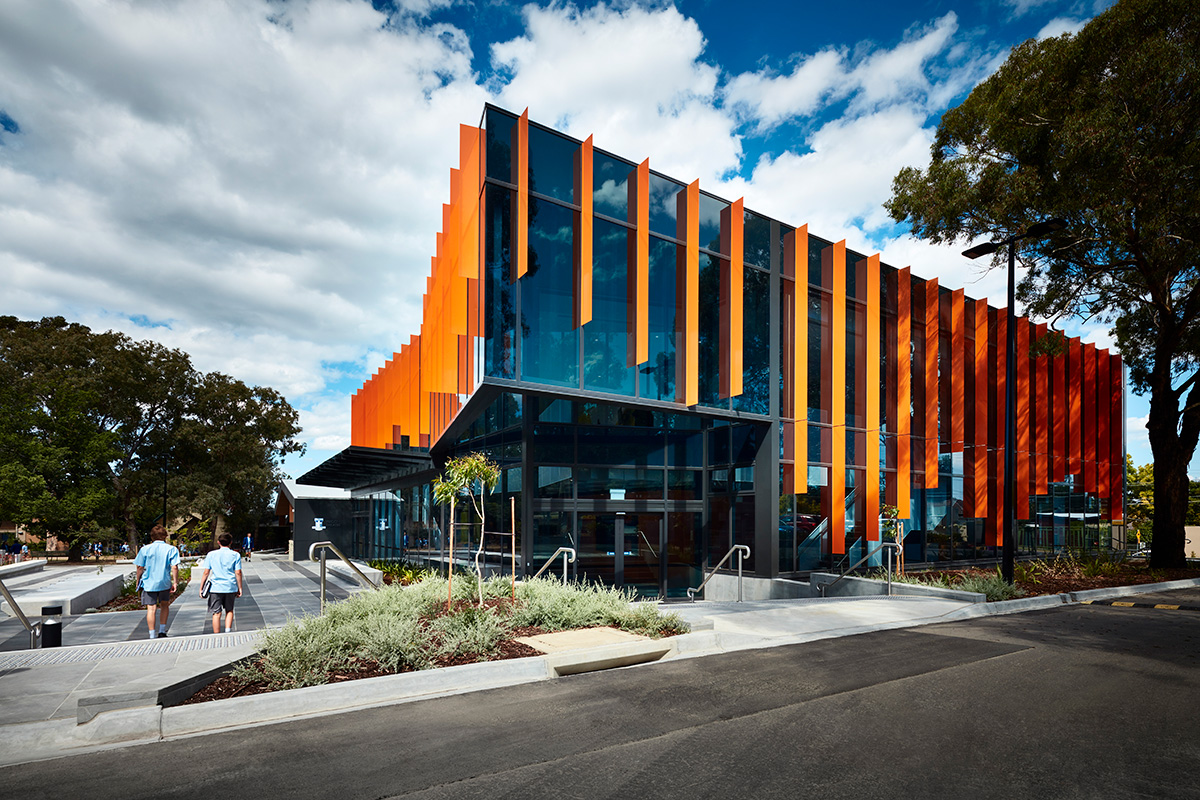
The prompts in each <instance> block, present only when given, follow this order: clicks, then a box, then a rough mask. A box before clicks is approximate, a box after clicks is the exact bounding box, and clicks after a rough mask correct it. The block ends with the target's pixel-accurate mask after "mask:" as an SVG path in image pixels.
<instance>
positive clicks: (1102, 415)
mask: <svg viewBox="0 0 1200 800" xmlns="http://www.w3.org/2000/svg"><path fill="white" fill-rule="evenodd" d="M1108 369H1109V357H1108V351H1107V350H1097V351H1096V462H1097V476H1096V492H1097V493H1098V494H1099V495H1100V496H1101V497H1108V492H1109V477H1110V471H1111V464H1110V461H1111V458H1110V456H1109V445H1110V442H1111V439H1110V437H1109V433H1108V426H1109V424H1110V423H1111V421H1112V408H1111V405H1110V404H1111V403H1112V392H1110V391H1109V390H1108V387H1109V386H1110V385H1111V384H1110V382H1109V374H1108Z"/></svg>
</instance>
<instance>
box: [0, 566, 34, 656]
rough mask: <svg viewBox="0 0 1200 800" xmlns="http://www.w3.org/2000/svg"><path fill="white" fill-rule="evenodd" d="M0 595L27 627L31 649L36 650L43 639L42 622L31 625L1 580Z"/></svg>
mask: <svg viewBox="0 0 1200 800" xmlns="http://www.w3.org/2000/svg"><path fill="white" fill-rule="evenodd" d="M0 593H2V594H3V595H4V599H5V600H7V601H8V607H9V608H11V609H12V610H13V614H14V615H15V616H16V618H17V619H19V620H21V624H22V625H24V626H25V630H27V631H29V649H30V650H36V649H37V646H38V644H39V642H40V640H41V638H42V621H41V620H40V619H39V620H38V621H37V622H33V623H31V622H30V621H29V619H28V618H27V617H26V616H25V612H24V611H22V610H21V607H20V606H19V605H17V601H16V600H14V599H13V596H12V595H11V594H10V593H9V591H8V587H7V586H5V585H4V581H3V580H0Z"/></svg>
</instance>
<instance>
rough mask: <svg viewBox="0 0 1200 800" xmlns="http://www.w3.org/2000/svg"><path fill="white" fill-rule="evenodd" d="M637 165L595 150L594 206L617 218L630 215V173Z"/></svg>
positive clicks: (593, 162)
mask: <svg viewBox="0 0 1200 800" xmlns="http://www.w3.org/2000/svg"><path fill="white" fill-rule="evenodd" d="M635 168H636V167H635V165H633V164H630V163H629V162H628V161H622V160H621V159H618V158H613V157H612V156H607V155H604V154H603V153H600V152H595V153H594V155H593V156H592V182H593V187H594V188H593V191H592V206H593V209H594V210H595V212H596V213H597V214H606V215H607V216H610V217H613V218H615V219H622V220H623V219H626V218H627V217H628V216H629V173H630V172H632V171H633V170H634V169H635Z"/></svg>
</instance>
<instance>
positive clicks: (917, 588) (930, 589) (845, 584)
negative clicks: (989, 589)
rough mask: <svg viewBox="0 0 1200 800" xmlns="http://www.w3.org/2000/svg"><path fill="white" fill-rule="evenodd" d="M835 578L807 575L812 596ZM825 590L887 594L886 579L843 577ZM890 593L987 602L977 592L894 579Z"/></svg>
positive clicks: (852, 594) (847, 594)
mask: <svg viewBox="0 0 1200 800" xmlns="http://www.w3.org/2000/svg"><path fill="white" fill-rule="evenodd" d="M837 578H838V576H837V575H835V574H833V573H830V572H814V573H812V574H811V575H809V580H811V581H812V586H813V596H816V597H819V596H821V595H820V587H821V586H822V585H825V584H830V583H833V582H834V581H835V580H837ZM827 591H828V595H827V596H828V597H878V596H880V595H886V594H887V581H876V580H871V579H869V578H854V577H845V578H842V579H841V580H840V581H838V584H837V585H836V586H834V587H833V588H832V589H829V590H827ZM892 594H893V595H907V596H908V597H938V598H941V599H943V600H961V601H962V602H964V603H984V602H987V596H986V595H983V594H980V593H979V592H960V591H958V590H956V589H941V588H939V587H937V586H922V585H921V584H917V583H897V582H896V581H892Z"/></svg>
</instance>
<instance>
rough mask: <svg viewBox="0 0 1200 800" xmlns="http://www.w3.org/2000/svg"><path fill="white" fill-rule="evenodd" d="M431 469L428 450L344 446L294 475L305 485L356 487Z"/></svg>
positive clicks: (431, 463) (341, 487) (431, 462)
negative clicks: (307, 469) (320, 461)
mask: <svg viewBox="0 0 1200 800" xmlns="http://www.w3.org/2000/svg"><path fill="white" fill-rule="evenodd" d="M431 469H433V459H432V458H430V456H429V451H428V450H419V449H413V448H408V449H403V450H402V449H393V450H385V449H382V448H378V447H357V446H353V445H352V446H350V447H347V448H346V449H345V450H343V451H342V452H340V453H338V454H337V455H335V456H332V457H330V458H327V459H326V460H325V461H323V462H322V463H321V464H320V465H318V466H316V467H313V468H312V469H310V470H309V471H308V472H306V473H304V474H303V475H301V476H300V477H299V478H297V479H296V483H299V484H304V485H307V486H334V487H337V488H339V489H357V488H358V487H360V486H368V485H371V484H376V483H382V482H384V481H386V480H389V479H391V478H400V477H403V476H405V475H411V474H413V473H416V472H422V471H424V470H431Z"/></svg>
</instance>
